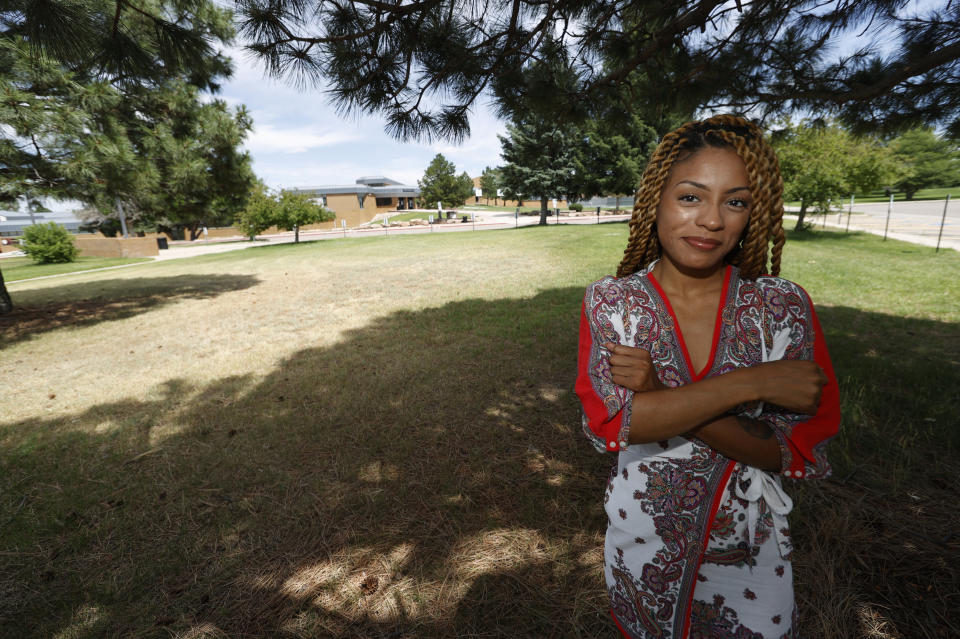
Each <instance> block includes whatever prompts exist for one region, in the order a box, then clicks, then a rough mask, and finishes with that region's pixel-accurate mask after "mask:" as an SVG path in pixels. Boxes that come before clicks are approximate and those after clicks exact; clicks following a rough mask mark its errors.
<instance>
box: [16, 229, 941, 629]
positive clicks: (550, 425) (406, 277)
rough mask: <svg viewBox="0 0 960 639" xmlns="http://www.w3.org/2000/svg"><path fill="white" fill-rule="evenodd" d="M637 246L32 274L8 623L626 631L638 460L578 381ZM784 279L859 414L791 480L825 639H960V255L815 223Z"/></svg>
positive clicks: (617, 243) (531, 236) (461, 242)
mask: <svg viewBox="0 0 960 639" xmlns="http://www.w3.org/2000/svg"><path fill="white" fill-rule="evenodd" d="M626 237H627V225H626V224H604V225H590V226H562V225H561V226H549V227H530V228H521V229H518V230H504V231H489V232H483V233H452V234H423V235H405V236H401V235H399V234H397V235H392V236H389V237H383V236H380V237H367V238H356V239H354V238H350V239H342V240H341V239H338V240H328V241H316V242H302V243H300V244H297V245H294V244H283V245H272V246H264V247H257V248H250V249H246V250H243V251H237V252H231V253H222V254H216V255H206V256H202V257H197V258H190V259H182V260H171V261H166V262H156V263H153V264H145V265H143V266H140V267H138V268H135V269H118V270H113V271H100V272H97V273H89V274H83V275H77V276H74V277H71V278H54V279H49V280H38V281H32V282H21V283H14V284H12V285H10V287H9V288H10V292H11V295H12V297H13V300H14V303H15V304H16V305H17V310H16V311H15V312H14V314H13V315H12V316H8V317H7V318H4V319H0V379H2V380H3V384H4V393H3V397H4V401H2V402H0V637H17V638H18V639H19V638H30V637H37V638H39V637H44V638H46V637H72V638H76V639H86V638H90V639H93V638H99V637H114V636H116V637H120V636H124V637H127V636H129V637H188V636H189V637H286V636H290V637H317V638H327V637H344V638H345V637H386V636H392V637H454V636H473V637H481V636H491V637H492V636H516V637H527V636H544V637H612V636H615V633H616V630H615V628H614V627H613V625H612V622H611V621H610V618H609V614H608V613H607V602H606V593H605V589H604V585H603V576H602V538H603V531H604V528H605V525H606V521H605V515H604V513H603V510H602V495H603V485H604V481H605V477H606V474H607V471H608V469H609V465H610V463H611V461H612V459H611V458H610V457H608V456H604V455H600V454H598V453H596V452H594V451H593V449H592V448H591V447H590V446H589V445H588V444H587V443H586V441H585V439H584V438H583V436H582V434H581V431H580V416H579V406H578V402H577V399H576V397H575V395H574V393H573V390H572V389H573V383H574V378H575V374H576V370H575V369H576V348H577V327H578V322H579V314H580V305H581V301H582V295H583V289H584V287H585V286H586V284H587V283H588V282H590V281H592V280H594V279H597V278H598V277H600V276H602V275H604V274H607V273H610V272H612V271H613V270H615V268H616V264H617V262H618V260H619V258H620V256H621V255H622V252H623V247H624V245H625V242H626ZM0 266H3V268H4V272H5V273H6V266H4V265H2V264H0ZM783 270H784V272H783V275H784V276H785V277H788V278H790V279H793V280H795V281H797V282H799V283H801V284H802V285H803V286H804V287H805V288H806V289H807V291H808V292H809V293H810V295H811V297H812V298H813V299H814V301H815V302H816V303H817V308H818V314H819V317H820V321H821V323H822V324H823V327H824V330H825V333H826V336H827V341H828V344H829V346H830V349H831V353H832V356H833V360H834V365H835V368H836V371H837V374H838V378H839V380H840V382H841V392H842V403H843V414H844V424H843V427H842V431H841V435H840V436H839V437H837V438H836V439H835V440H834V441H833V442H832V443H831V444H830V449H829V455H830V457H831V460H832V462H833V463H834V468H835V473H834V476H833V477H832V478H831V479H829V480H826V481H820V482H810V483H797V482H792V481H788V482H787V483H788V484H789V486H788V490H789V491H790V492H791V493H792V494H793V496H794V498H795V501H796V502H797V507H796V510H795V512H794V514H793V515H792V516H791V518H792V522H793V530H792V535H793V538H794V541H795V545H796V547H797V551H796V553H795V579H796V584H797V595H798V602H799V605H800V610H801V618H802V623H803V628H804V630H803V631H802V635H803V636H804V637H817V638H819V637H836V638H838V639H840V638H843V639H846V638H849V637H856V638H864V639H866V638H891V639H892V638H894V637H903V636H910V637H912V636H917V637H926V636H930V637H935V636H950V629H951V628H956V627H958V625H960V621H958V617H957V614H958V613H957V610H958V608H957V606H956V605H955V597H956V592H955V587H954V586H953V585H952V584H955V583H956V581H955V576H954V573H953V571H954V570H955V567H954V563H955V562H954V559H955V557H956V554H957V550H958V547H957V536H956V524H957V523H958V519H960V517H958V515H960V505H958V504H960V499H958V497H960V496H958V494H957V492H958V489H957V482H956V477H957V473H958V470H960V464H958V462H957V459H956V457H957V453H958V449H960V429H957V428H956V415H957V409H956V407H957V405H958V402H960V397H958V390H957V389H958V388H960V361H958V355H957V354H958V353H960V330H958V323H960V301H958V299H957V296H956V294H955V287H956V281H958V279H960V255H958V254H957V252H955V251H941V252H940V253H938V254H935V253H933V251H932V249H929V248H926V247H917V246H914V245H910V244H904V243H901V242H895V241H887V242H882V241H881V240H880V238H876V237H873V236H869V235H862V234H856V233H852V234H849V235H844V234H842V233H831V232H823V231H808V232H806V233H805V234H803V235H799V236H798V235H795V234H790V235H789V239H788V243H787V247H786V249H785V254H784V269H783ZM941 629H942V630H943V631H944V632H946V634H942V633H941V634H940V635H938V632H939V631H940V630H941Z"/></svg>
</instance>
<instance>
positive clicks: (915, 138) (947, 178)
mask: <svg viewBox="0 0 960 639" xmlns="http://www.w3.org/2000/svg"><path fill="white" fill-rule="evenodd" d="M890 146H891V149H892V151H893V157H894V160H895V161H896V162H897V163H898V164H899V168H900V175H899V177H898V179H897V181H896V182H895V184H894V185H895V186H896V187H897V189H899V190H901V191H903V192H904V194H905V195H906V197H907V199H908V200H912V199H913V196H914V195H915V194H916V193H917V191H919V190H920V189H925V188H928V187H931V186H953V185H955V184H958V183H960V150H958V148H957V145H956V143H953V142H951V141H950V140H946V139H944V138H942V137H940V136H938V135H937V134H936V133H935V132H934V131H933V129H930V128H918V129H913V130H910V131H906V132H905V133H904V134H903V135H901V136H900V137H898V138H897V139H895V140H894V141H893V142H892V143H891V145H890Z"/></svg>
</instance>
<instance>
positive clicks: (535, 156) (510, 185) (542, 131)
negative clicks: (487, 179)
mask: <svg viewBox="0 0 960 639" xmlns="http://www.w3.org/2000/svg"><path fill="white" fill-rule="evenodd" d="M498 137H499V138H500V145H501V149H502V150H501V152H500V155H501V157H502V158H503V159H504V161H505V162H506V164H504V165H503V166H501V167H500V176H501V184H502V185H503V186H504V188H505V189H507V190H508V191H509V192H510V193H511V194H513V195H514V197H516V199H518V200H520V199H531V198H536V199H539V200H540V224H546V223H547V200H548V199H550V198H552V197H553V198H561V197H563V198H566V197H568V194H570V193H572V192H573V190H574V184H575V173H576V153H575V147H574V145H575V144H576V142H577V135H576V134H575V133H574V132H573V131H572V130H571V129H562V128H560V127H559V126H557V125H555V124H550V123H547V122H543V121H534V122H519V123H514V124H511V125H508V126H507V137H503V136H498Z"/></svg>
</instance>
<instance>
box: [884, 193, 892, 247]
mask: <svg viewBox="0 0 960 639" xmlns="http://www.w3.org/2000/svg"><path fill="white" fill-rule="evenodd" d="M892 212H893V193H891V194H890V202H889V204H887V223H886V224H884V225H883V241H884V242H886V241H887V229H888V228H890V214H891V213H892Z"/></svg>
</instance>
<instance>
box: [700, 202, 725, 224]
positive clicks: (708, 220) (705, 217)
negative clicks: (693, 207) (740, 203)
mask: <svg viewBox="0 0 960 639" xmlns="http://www.w3.org/2000/svg"><path fill="white" fill-rule="evenodd" d="M697 224H699V225H700V226H702V227H703V228H705V229H707V230H709V231H719V230H720V229H722V228H723V216H721V215H720V204H718V203H714V202H704V205H703V206H701V207H700V210H699V212H698V214H697Z"/></svg>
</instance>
